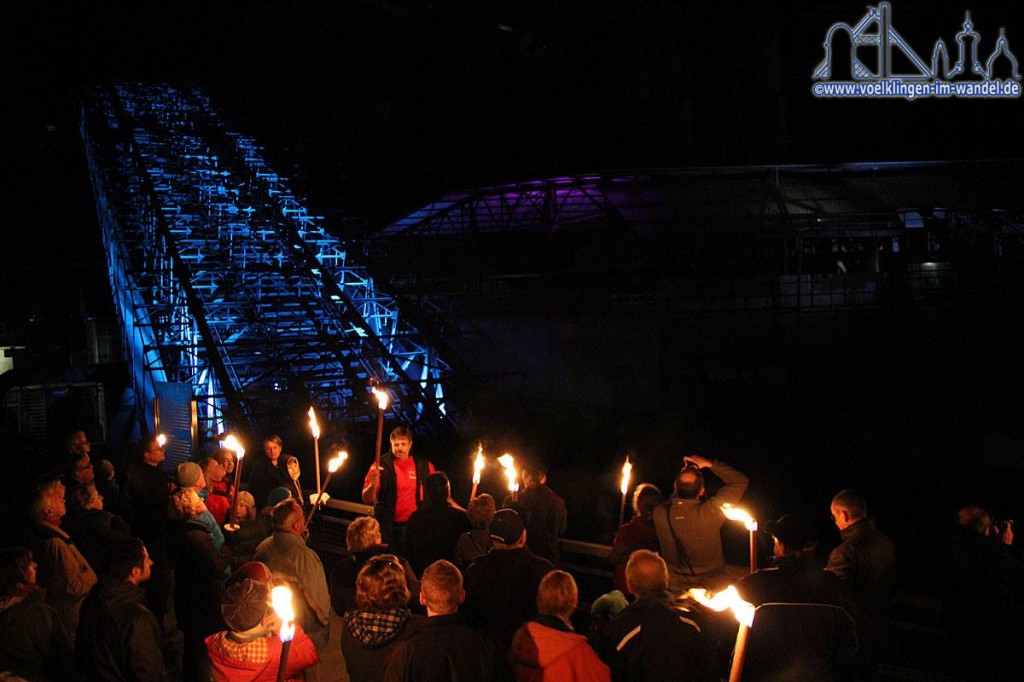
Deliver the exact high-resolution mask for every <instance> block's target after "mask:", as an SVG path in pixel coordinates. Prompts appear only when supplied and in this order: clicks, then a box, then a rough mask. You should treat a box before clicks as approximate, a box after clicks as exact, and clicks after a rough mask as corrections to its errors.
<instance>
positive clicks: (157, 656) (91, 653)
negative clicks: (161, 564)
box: [75, 538, 167, 682]
mask: <svg viewBox="0 0 1024 682" xmlns="http://www.w3.org/2000/svg"><path fill="white" fill-rule="evenodd" d="M152 566H153V562H152V560H151V559H150V558H149V553H148V552H147V551H146V547H145V545H144V544H143V543H142V540H139V539H135V538H133V539H130V540H127V541H125V542H121V543H118V544H116V545H114V546H113V547H112V548H111V550H110V552H109V553H108V555H107V568H106V574H105V575H104V577H103V579H102V580H101V581H100V582H99V583H98V584H97V585H96V587H94V588H93V590H92V592H90V593H89V596H88V597H87V598H86V600H85V603H84V604H83V605H82V621H81V627H80V629H79V636H78V641H77V642H76V647H75V660H76V664H77V667H78V668H79V670H81V671H83V672H88V674H89V675H90V677H89V679H103V680H125V681H126V682H163V681H164V680H166V679H167V675H166V671H165V669H164V659H163V654H162V652H161V650H160V641H161V637H160V626H159V625H158V624H157V622H156V616H154V615H153V612H152V611H150V610H149V609H148V608H146V605H145V599H146V594H145V592H143V590H142V588H141V587H139V585H140V583H143V582H145V581H146V580H149V577H150V574H151V569H152Z"/></svg>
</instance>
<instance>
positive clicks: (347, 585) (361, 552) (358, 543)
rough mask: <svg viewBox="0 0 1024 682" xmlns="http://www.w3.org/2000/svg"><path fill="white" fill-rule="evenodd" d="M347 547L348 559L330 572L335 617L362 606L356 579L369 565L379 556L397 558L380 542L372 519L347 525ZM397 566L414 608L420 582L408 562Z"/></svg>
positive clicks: (367, 518)
mask: <svg viewBox="0 0 1024 682" xmlns="http://www.w3.org/2000/svg"><path fill="white" fill-rule="evenodd" d="M345 545H346V548H347V549H348V553H349V554H348V556H346V557H344V558H343V559H341V560H340V561H339V562H338V563H336V564H335V565H334V569H333V570H331V583H330V592H331V606H332V607H334V612H335V613H345V612H346V611H351V610H352V609H354V608H357V607H358V606H359V603H358V602H357V601H356V578H357V577H358V576H359V571H361V570H362V568H363V566H365V565H366V562H368V561H369V560H370V559H371V558H372V557H375V556H378V555H380V554H395V553H394V552H393V551H391V548H390V547H388V546H387V545H385V544H383V543H382V542H381V537H380V524H378V523H377V519H375V518H373V517H372V516H360V517H359V518H358V519H356V520H355V521H353V522H352V523H350V524H349V525H348V529H347V530H346V531H345ZM395 556H398V555H397V554H396V555H395ZM398 562H399V563H400V564H401V566H402V572H403V573H405V585H406V587H408V588H409V606H410V607H411V606H414V605H415V604H418V603H419V598H420V581H419V580H418V579H417V578H416V573H415V571H413V570H412V566H411V565H410V564H409V562H408V561H406V560H405V559H404V558H402V557H398Z"/></svg>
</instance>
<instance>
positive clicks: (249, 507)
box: [225, 488, 288, 566]
mask: <svg viewBox="0 0 1024 682" xmlns="http://www.w3.org/2000/svg"><path fill="white" fill-rule="evenodd" d="M278 490H280V491H283V492H284V493H285V495H284V496H283V497H281V498H280V499H287V498H288V494H287V493H288V491H287V490H286V489H285V488H274V490H272V491H271V492H270V497H271V498H273V497H274V495H275V491H278ZM235 506H236V507H238V518H237V519H236V522H237V523H238V526H239V527H238V530H233V531H228V532H226V533H225V537H226V538H227V545H228V547H229V548H230V549H231V556H232V557H233V563H234V564H235V565H236V566H237V565H239V564H241V563H244V562H246V561H251V560H252V558H253V556H255V555H256V548H257V547H258V546H259V544H260V543H261V542H263V541H264V540H266V539H267V538H269V537H270V534H271V533H273V532H274V521H273V519H272V518H271V516H270V513H271V511H273V508H274V506H273V505H270V506H269V507H264V508H263V510H262V511H258V509H259V507H257V505H256V500H255V499H254V498H253V496H252V493H250V492H249V491H248V490H239V491H238V499H237V500H235Z"/></svg>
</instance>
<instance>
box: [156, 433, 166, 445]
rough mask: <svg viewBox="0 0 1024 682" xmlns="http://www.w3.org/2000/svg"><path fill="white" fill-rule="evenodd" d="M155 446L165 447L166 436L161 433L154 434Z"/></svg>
mask: <svg viewBox="0 0 1024 682" xmlns="http://www.w3.org/2000/svg"><path fill="white" fill-rule="evenodd" d="M156 444H157V445H159V446H160V447H163V446H165V445H167V436H165V435H164V434H162V433H158V434H156Z"/></svg>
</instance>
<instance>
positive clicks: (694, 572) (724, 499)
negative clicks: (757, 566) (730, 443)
mask: <svg viewBox="0 0 1024 682" xmlns="http://www.w3.org/2000/svg"><path fill="white" fill-rule="evenodd" d="M705 469H706V470H708V471H710V472H711V473H713V474H714V475H715V476H717V477H718V478H720V479H722V483H723V484H724V485H723V486H722V487H721V488H720V489H719V490H718V492H717V493H715V494H714V495H711V496H710V497H707V498H706V499H703V498H704V493H705V492H706V490H705V488H704V473H703V472H704V470H705ZM747 484H748V480H747V477H746V476H744V475H743V474H742V473H740V472H739V471H737V470H736V469H733V468H732V467H731V466H729V465H728V464H725V463H723V462H719V461H716V460H711V459H707V458H706V457H701V456H699V455H687V456H685V457H684V458H683V468H682V469H681V470H680V471H679V473H678V474H676V481H675V489H674V491H673V493H672V496H671V497H670V498H669V500H668V502H666V503H665V504H663V505H662V506H661V507H659V508H657V509H655V510H654V529H655V531H656V532H657V534H658V544H659V545H660V546H661V554H662V556H663V557H664V558H665V563H667V564H668V570H669V590H670V591H672V592H677V593H678V592H684V591H686V590H688V589H690V588H691V587H703V588H706V589H708V590H716V589H719V588H721V587H725V585H726V584H727V583H728V582H729V577H728V575H726V572H725V554H724V552H723V551H722V532H721V531H722V524H724V523H725V521H726V519H725V515H724V514H723V513H722V505H723V504H726V503H729V504H736V503H737V502H739V501H740V499H741V498H742V497H743V493H744V492H746V490H747Z"/></svg>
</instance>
